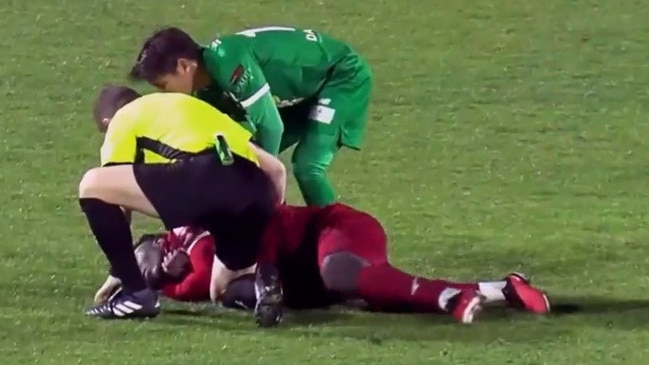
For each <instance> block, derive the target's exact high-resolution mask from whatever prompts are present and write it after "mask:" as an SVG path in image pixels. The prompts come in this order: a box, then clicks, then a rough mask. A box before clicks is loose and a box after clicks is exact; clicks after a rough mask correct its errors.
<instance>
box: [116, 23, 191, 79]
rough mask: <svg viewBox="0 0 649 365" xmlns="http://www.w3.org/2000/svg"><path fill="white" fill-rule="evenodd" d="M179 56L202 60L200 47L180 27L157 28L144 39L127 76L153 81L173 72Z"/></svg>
mask: <svg viewBox="0 0 649 365" xmlns="http://www.w3.org/2000/svg"><path fill="white" fill-rule="evenodd" d="M181 58H184V59H188V60H192V61H197V62H202V47H201V46H200V45H199V44H198V43H197V42H196V41H195V40H194V39H192V37H191V36H190V35H189V34H187V33H186V32H185V31H183V30H181V29H180V28H177V27H165V28H162V29H159V30H157V31H155V32H154V33H153V34H152V35H150V36H149V37H148V38H147V39H146V40H145V41H144V44H143V45H142V48H141V49H140V52H139V53H138V56H137V59H136V61H135V64H134V65H133V67H131V71H130V72H129V75H128V77H129V79H131V80H133V81H147V82H150V83H151V82H154V81H155V80H156V79H158V78H159V77H161V76H163V75H166V74H170V73H175V72H176V67H177V65H178V60H179V59H181Z"/></svg>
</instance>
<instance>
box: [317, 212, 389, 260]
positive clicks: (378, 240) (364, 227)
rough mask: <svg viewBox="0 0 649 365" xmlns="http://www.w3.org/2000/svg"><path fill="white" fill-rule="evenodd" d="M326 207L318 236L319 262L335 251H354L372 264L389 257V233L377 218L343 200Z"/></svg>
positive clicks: (353, 252)
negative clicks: (386, 232)
mask: <svg viewBox="0 0 649 365" xmlns="http://www.w3.org/2000/svg"><path fill="white" fill-rule="evenodd" d="M326 209H328V210H329V211H328V212H327V213H326V214H324V215H323V216H322V224H321V226H320V235H319V240H318V266H322V263H323V261H324V259H325V258H326V257H327V256H328V255H331V254H333V253H336V252H349V253H352V254H354V255H356V256H359V257H361V258H362V259H364V260H365V261H367V262H368V263H369V264H370V265H381V264H385V263H386V262H387V261H388V253H387V237H386V235H385V230H383V227H382V226H381V223H379V221H378V220H377V219H376V218H374V217H372V216H371V215H369V214H367V213H365V212H361V211H358V210H356V209H354V208H351V207H348V206H346V205H342V204H335V205H333V206H331V207H329V208H326Z"/></svg>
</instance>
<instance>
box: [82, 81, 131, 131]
mask: <svg viewBox="0 0 649 365" xmlns="http://www.w3.org/2000/svg"><path fill="white" fill-rule="evenodd" d="M140 96H142V95H140V93H138V92H137V91H135V90H133V89H131V88H130V87H128V86H119V85H107V86H104V87H103V88H102V89H101V91H99V95H98V96H97V99H96V100H95V106H94V108H93V111H92V115H93V118H94V120H95V123H97V128H99V131H101V132H105V131H106V129H107V128H108V123H110V120H111V119H112V118H113V116H114V115H115V113H117V111H118V110H120V109H121V108H122V107H123V106H124V105H126V104H128V103H130V102H132V101H133V100H135V99H137V98H139V97H140Z"/></svg>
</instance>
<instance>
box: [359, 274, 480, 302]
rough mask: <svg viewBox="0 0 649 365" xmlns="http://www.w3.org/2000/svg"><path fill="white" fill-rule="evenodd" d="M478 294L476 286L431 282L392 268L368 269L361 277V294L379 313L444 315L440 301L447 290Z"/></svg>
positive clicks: (474, 284) (438, 281)
mask: <svg viewBox="0 0 649 365" xmlns="http://www.w3.org/2000/svg"><path fill="white" fill-rule="evenodd" d="M449 288H450V289H458V290H476V291H477V290H478V284H477V283H469V284H462V283H452V282H448V281H445V280H429V279H425V278H421V277H417V276H413V275H410V274H408V273H405V272H403V271H401V270H399V269H397V268H395V267H393V266H391V265H390V264H384V265H378V266H368V267H366V268H364V269H363V270H362V271H361V273H360V275H359V277H358V294H359V296H360V297H361V298H362V299H364V300H365V301H367V303H368V304H369V305H370V307H371V308H372V309H374V310H378V311H399V312H417V313H430V312H440V311H443V309H442V308H440V303H439V298H440V295H441V294H442V292H443V291H444V290H446V289H449Z"/></svg>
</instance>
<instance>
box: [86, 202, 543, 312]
mask: <svg viewBox="0 0 649 365" xmlns="http://www.w3.org/2000/svg"><path fill="white" fill-rule="evenodd" d="M262 245H263V248H262V252H261V255H260V258H259V262H260V263H271V264H273V265H276V266H277V268H278V271H279V276H280V281H281V283H282V286H283V303H284V305H285V306H287V307H289V308H296V309H306V308H318V307H326V306H329V305H331V304H339V303H343V302H344V300H345V299H354V298H360V299H363V300H364V301H365V302H366V303H367V305H368V308H369V309H370V310H374V311H389V312H394V311H398V312H424V313H433V312H441V313H450V314H452V315H453V317H455V318H456V319H457V320H458V321H460V322H462V323H470V322H471V321H472V320H473V317H474V314H475V313H476V311H478V310H479V309H480V308H481V304H482V302H483V301H485V302H504V303H506V304H508V305H510V306H513V307H518V308H521V309H524V310H527V311H529V312H532V313H536V314H545V313H548V312H549V311H550V304H549V302H548V300H547V297H546V295H545V294H544V293H543V292H542V291H541V290H539V289H536V288H534V287H532V286H531V285H530V284H529V282H528V281H527V279H526V278H525V277H524V276H522V275H520V274H510V275H508V276H507V277H506V278H505V279H503V280H501V281H494V282H480V283H455V282H450V281H446V280H439V279H435V280H431V279H426V278H423V277H419V276H415V275H411V274H408V273H406V272H403V271H401V270H399V269H397V268H395V267H393V266H392V265H390V263H389V261H388V259H387V247H386V246H387V241H386V235H385V232H384V230H383V228H382V227H381V224H380V223H379V222H378V221H377V220H376V219H375V218H373V217H372V216H371V215H369V214H367V213H364V212H360V211H358V210H355V209H353V208H351V207H348V206H345V205H342V204H334V205H331V206H328V207H324V208H316V207H294V206H285V207H281V208H279V210H278V211H277V212H276V215H275V217H274V219H273V220H272V223H271V224H270V225H269V227H268V228H267V230H266V232H265V234H264V238H263V242H262ZM213 247H214V243H213V241H212V238H211V236H209V235H206V234H204V233H202V232H200V231H194V232H192V230H191V229H189V228H184V229H182V230H177V231H176V232H170V233H168V234H167V235H166V236H164V238H163V239H162V240H160V245H158V246H155V245H149V246H148V247H147V248H146V249H147V250H152V251H156V250H158V251H159V250H161V248H162V249H163V251H164V252H165V253H166V259H165V263H164V265H162V266H163V267H165V268H168V267H172V269H171V271H172V272H173V273H172V274H168V273H167V274H164V275H159V274H160V273H165V272H167V269H162V268H160V269H156V268H158V267H162V266H161V264H162V263H161V261H162V256H163V255H162V254H157V257H158V258H157V259H145V255H144V254H140V255H138V257H140V264H141V267H142V268H143V271H144V272H152V271H153V270H158V275H149V276H148V277H149V283H151V285H154V286H156V287H157V288H162V290H163V293H165V295H166V296H168V297H170V298H172V299H176V300H181V301H202V300H207V299H208V298H210V297H211V298H212V300H215V301H219V300H222V301H224V302H226V303H230V305H232V306H240V307H248V308H251V307H252V306H253V305H255V302H254V300H255V299H254V298H255V293H254V286H255V285H253V280H254V279H251V278H250V275H246V274H249V273H251V272H252V271H253V270H254V268H249V269H248V270H244V271H241V272H237V273H235V272H232V271H230V270H228V269H226V268H224V267H223V265H221V264H220V263H219V262H214V263H212V259H213V255H212V254H211V251H210V250H212V249H213ZM217 247H218V242H217ZM143 251H144V250H143ZM187 255H188V256H187ZM210 266H212V267H213V271H212V273H211V274H212V279H211V282H212V285H211V287H210V286H209V284H208V283H209V282H210V279H209V278H208V275H209V274H210V270H209V269H208V268H209V267H210ZM188 272H191V273H190V274H188V276H185V275H186V274H187V273H188ZM240 276H245V277H244V279H243V280H237V277H240ZM246 281H247V282H246ZM117 284H118V283H112V284H111V283H110V280H109V281H107V282H106V283H105V284H104V286H102V288H101V289H100V290H99V292H98V293H97V298H98V299H101V298H102V297H105V295H107V293H108V292H110V291H111V290H112V289H113V286H114V285H117ZM257 290H261V291H262V292H263V288H260V287H259V285H258V284H257ZM237 303H238V304H237Z"/></svg>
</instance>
